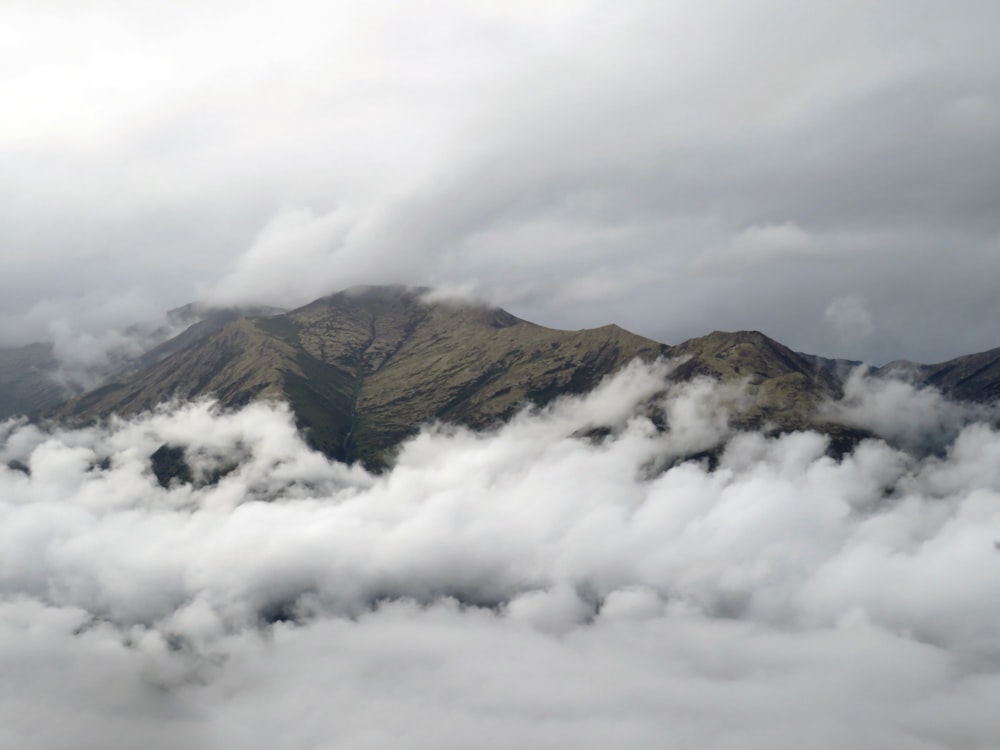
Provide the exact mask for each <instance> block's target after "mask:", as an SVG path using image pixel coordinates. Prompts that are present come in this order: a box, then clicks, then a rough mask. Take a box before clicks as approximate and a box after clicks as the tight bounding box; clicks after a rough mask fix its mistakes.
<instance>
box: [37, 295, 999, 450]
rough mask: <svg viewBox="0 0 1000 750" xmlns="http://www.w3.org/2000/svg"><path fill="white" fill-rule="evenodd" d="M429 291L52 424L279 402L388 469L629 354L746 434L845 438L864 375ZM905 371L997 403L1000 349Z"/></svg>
mask: <svg viewBox="0 0 1000 750" xmlns="http://www.w3.org/2000/svg"><path fill="white" fill-rule="evenodd" d="M427 293H428V290H427V289H426V288H421V287H418V288H411V287H400V286H396V287H355V288H351V289H347V290H344V291H342V292H338V293H336V294H332V295H328V296H325V297H322V298H320V299H317V300H314V301H313V302H310V303H309V304H307V305H304V306H302V307H299V308H296V309H295V310H291V311H287V312H282V313H273V314H266V315H258V316H239V315H235V316H233V319H230V320H227V321H222V323H221V325H219V326H217V329H216V330H211V331H208V332H204V335H202V333H197V332H191V331H190V329H188V330H187V331H185V332H184V333H182V334H181V335H180V336H179V337H177V339H176V340H171V341H168V342H165V343H164V344H163V345H161V346H162V347H165V349H163V350H162V351H163V352H164V353H163V354H162V356H159V357H158V358H155V360H154V361H151V362H149V363H147V364H146V366H145V367H142V368H141V369H139V370H138V371H137V372H133V373H131V374H129V375H128V376H127V377H124V378H122V379H121V380H120V381H118V382H114V383H108V384H106V385H104V386H102V387H101V388H98V389H96V390H94V391H91V392H89V393H87V394H84V395H83V396H81V397H79V398H76V399H73V400H71V401H68V402H66V403H64V404H61V405H60V406H58V407H56V408H53V409H50V410H49V411H47V412H46V413H45V416H47V417H49V418H57V419H64V420H65V419H69V420H72V421H77V422H87V421H93V420H95V419H102V418H106V417H108V416H110V415H112V414H118V415H123V416H129V415H134V414H138V413H139V412H142V411H145V410H148V409H152V408H154V407H156V406H157V405H158V404H160V403H162V402H164V401H170V400H187V399H193V398H202V397H213V398H215V399H217V400H218V402H219V403H220V405H221V406H222V407H223V408H235V407H239V406H242V405H245V404H247V403H250V402H251V401H255V400H259V399H276V400H282V401H285V402H287V403H288V404H289V405H290V406H291V408H292V411H293V413H294V414H295V417H296V421H297V423H298V425H299V426H300V427H301V428H302V429H303V431H304V433H305V434H306V436H307V438H308V440H309V441H310V443H311V444H312V445H313V446H314V447H315V448H317V449H319V450H321V451H323V452H324V453H326V454H327V455H329V456H331V457H334V458H337V459H340V460H346V461H353V460H361V461H363V462H364V463H366V464H367V465H369V466H373V467H379V466H384V465H386V463H387V462H388V461H389V460H390V459H391V451H392V449H393V447H394V446H395V445H397V444H398V443H399V442H400V441H401V440H403V439H404V438H405V437H407V436H408V435H411V434H413V433H414V432H415V431H416V429H417V428H418V427H419V425H421V424H423V423H425V422H427V421H431V420H440V421H448V422H455V423H458V424H464V425H467V426H469V427H473V428H484V427H488V426H490V425H492V424H495V423H497V422H499V421H502V420H504V419H506V418H508V417H509V416H510V415H512V414H513V413H514V412H515V411H516V410H517V409H519V408H521V407H522V406H523V405H524V404H525V403H534V404H545V403H548V402H549V401H551V400H552V399H554V398H556V397H558V396H561V395H564V394H570V393H581V392H584V391H587V390H589V389H591V388H593V387H594V386H595V385H596V384H597V383H598V382H600V380H601V379H602V378H604V377H605V376H607V375H609V374H611V373H613V372H616V371H617V370H618V369H620V368H621V367H623V366H624V365H625V364H626V363H627V362H629V361H631V360H632V359H635V358H636V357H639V358H642V359H645V360H647V361H651V360H653V359H656V358H657V357H661V356H666V357H671V358H674V359H677V360H678V364H677V366H676V368H675V369H674V370H673V372H672V374H671V376H670V377H671V379H672V380H674V381H684V380H691V379H694V378H696V377H699V376H707V377H711V378H714V379H716V380H720V381H724V382H734V381H739V382H741V383H744V384H745V389H746V392H747V393H748V395H749V396H750V400H751V401H752V404H751V405H750V406H749V407H748V408H747V409H746V410H745V412H743V413H741V414H740V415H738V417H737V419H736V421H735V423H736V425H737V426H739V427H746V428H752V429H758V428H762V427H767V428H770V429H779V430H785V431H787V430H794V429H807V428H817V429H823V430H824V431H826V432H827V433H828V434H831V435H833V436H834V437H836V436H837V428H835V427H834V426H832V425H829V424H826V423H823V422H822V420H821V419H820V417H819V416H818V406H819V405H820V404H821V403H823V402H826V401H830V400H833V399H836V398H838V397H839V396H840V395H841V394H842V392H843V384H844V380H845V377H846V372H847V371H849V370H850V369H852V367H853V366H854V365H855V364H856V363H853V362H849V361H844V360H832V359H827V358H823V357H818V356H816V355H809V354H804V353H800V352H795V351H793V350H791V349H790V348H788V347H786V346H784V345H783V344H781V343H780V342H777V341H775V340H773V339H771V338H769V337H767V336H766V335H765V334H763V333H761V332H760V331H738V332H724V331H714V332H712V333H710V334H707V335H705V336H702V337H698V338H694V339H690V340H688V341H685V342H682V343H680V344H677V345H674V346H671V345H668V344H663V343H660V342H657V341H654V340H652V339H648V338H645V337H642V336H639V335H638V334H634V333H632V332H629V331H627V330H625V329H624V328H621V327H620V326H617V325H615V324H608V325H605V326H600V327H598V328H591V329H583V330H580V331H563V330H559V329H554V328H547V327H545V326H541V325H538V324H536V323H532V322H530V321H526V320H522V319H520V318H518V317H517V316H515V315H513V314H511V313H509V312H507V311H506V310H503V309H501V308H498V307H491V306H488V305H479V304H468V303H462V302H455V301H428V298H427ZM268 312H273V311H268ZM185 337H186V338H185ZM887 367H889V366H887ZM911 370H912V372H911V379H912V381H913V382H914V383H915V384H918V385H922V384H932V385H935V386H936V387H942V388H943V389H944V390H946V392H951V393H953V394H955V393H957V394H960V395H961V397H963V398H969V399H973V400H975V399H980V400H981V399H984V398H994V397H995V396H996V394H997V393H998V392H1000V388H998V386H1000V349H996V350H990V351H989V352H983V353H979V354H975V355H968V356H967V357H964V358H958V359H956V360H950V361H949V362H946V363H939V364H938V365H916V366H914V368H911ZM875 373H876V375H877V374H878V371H877V370H876V371H875ZM886 374H892V373H891V372H889V373H886ZM845 434H846V433H845ZM848 437H850V439H854V437H856V436H854V437H851V436H848ZM845 439H847V438H845Z"/></svg>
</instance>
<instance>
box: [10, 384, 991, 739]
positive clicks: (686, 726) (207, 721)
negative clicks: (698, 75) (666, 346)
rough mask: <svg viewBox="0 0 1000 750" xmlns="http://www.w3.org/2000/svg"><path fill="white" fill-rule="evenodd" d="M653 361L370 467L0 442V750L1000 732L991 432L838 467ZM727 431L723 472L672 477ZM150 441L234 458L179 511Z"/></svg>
mask: <svg viewBox="0 0 1000 750" xmlns="http://www.w3.org/2000/svg"><path fill="white" fill-rule="evenodd" d="M663 367H664V365H659V366H654V367H651V368H649V367H645V366H634V367H632V368H630V369H628V370H626V371H625V372H624V373H622V375H621V376H620V377H618V378H616V379H613V380H611V381H609V382H607V383H605V384H604V385H602V386H601V387H600V388H599V389H597V390H596V391H594V392H593V393H591V394H589V395H587V396H585V397H580V398H572V399H566V400H562V401H559V402H557V403H555V404H553V405H552V406H551V407H549V408H547V409H544V410H541V411H536V412H525V413H523V414H521V415H520V416H518V417H517V418H516V419H514V420H513V421H512V422H511V423H510V424H508V425H506V426H504V427H502V428H498V429H496V430H493V431H488V432H482V433H474V432H470V431H467V430H462V429H454V428H447V427H443V426H439V427H436V428H427V429H425V430H424V431H423V432H422V433H421V434H420V435H419V436H418V437H416V438H414V439H413V440H411V441H409V442H408V443H406V444H405V445H404V446H403V448H402V451H401V453H400V456H399V460H398V462H397V464H396V466H395V467H394V468H393V469H392V470H391V471H389V472H388V473H386V474H385V475H383V476H372V475H370V474H368V473H366V472H364V471H363V470H361V469H359V468H357V467H354V468H352V467H346V466H343V465H339V464H335V463H330V462H329V461H327V460H326V459H325V458H323V457H322V456H319V455H317V454H315V453H313V452H311V451H309V450H308V449H307V448H306V446H305V444H304V443H303V442H302V440H301V439H300V438H299V436H298V435H297V434H296V432H295V429H294V426H293V424H292V419H291V416H290V414H289V413H288V411H287V409H285V408H283V407H279V406H275V405H268V404H260V405H254V406H250V407H248V408H246V409H244V410H243V411H240V412H235V413H226V414H221V413H218V412H216V411H215V410H214V409H213V408H212V407H211V405H209V404H195V405H188V406H185V407H183V408H164V409H163V410H161V411H160V412H159V413H156V414H153V415H149V416H145V417H142V418H139V419H136V420H133V421H121V420H119V421H115V422H113V423H112V424H110V425H108V426H105V427H94V428H90V429H87V430H76V431H72V430H59V431H55V432H45V431H42V430H40V429H39V428H37V427H33V426H29V425H26V424H24V423H14V422H10V423H6V424H5V425H4V427H3V430H2V431H0V435H2V437H3V443H2V451H3V453H2V455H0V458H2V459H3V463H2V465H0V549H2V550H3V551H4V554H3V555H2V556H0V739H3V740H4V742H5V743H6V744H10V745H11V746H17V747H32V748H40V749H45V748H57V747H65V746H66V745H67V744H72V745H74V746H77V747H101V748H127V747H135V746H136V745H142V746H143V747H154V748H169V747H177V746H179V745H183V746H186V747H194V748H200V747H204V748H208V747H218V746H240V747H246V748H249V749H250V750H254V748H264V747H268V748H273V747H279V748H284V747H287V748H297V747H306V746H324V747H351V748H355V747H370V748H382V747H386V748H388V747H400V746H406V747H414V748H423V747H427V748H431V747H433V748H442V747H454V748H459V747H469V746H471V745H475V746H477V747H496V748H500V747H510V746H521V747H537V748H543V747H580V748H590V747H592V748H598V747H608V746H610V745H620V746H629V747H657V748H662V747H668V748H678V750H679V749H680V748H687V747H691V746H699V747H717V748H727V747H739V748H749V749H753V748H774V747H799V746H802V745H803V744H808V745H809V746H811V747H817V748H820V749H821V750H823V749H825V748H830V749H831V750H832V749H833V748H841V747H844V746H845V745H850V746H852V747H860V748H872V749H873V750H874V748H882V747H885V746H887V745H889V746H892V747H913V748H917V747H940V748H948V747H959V746H965V745H968V746H987V745H988V744H989V743H990V742H992V738H993V737H995V736H996V735H997V733H998V731H1000V723H998V719H997V718H996V712H995V710H994V707H995V705H996V702H997V700H998V699H1000V672H998V670H997V667H996V665H997V663H998V661H1000V650H998V649H1000V643H998V642H997V640H996V636H995V623H996V621H997V618H998V617H1000V608H998V606H995V605H994V604H993V602H994V601H995V600H996V597H995V596H993V595H992V594H993V591H994V588H995V586H994V581H995V575H994V573H995V568H996V564H997V552H996V549H995V545H994V542H995V541H996V540H997V539H998V538H1000V515H998V512H997V508H998V507H1000V502H998V501H1000V472H998V470H997V466H998V465H1000V462H998V460H997V457H998V456H1000V434H998V433H997V432H996V431H995V430H994V429H993V428H991V427H989V426H987V425H984V424H971V425H965V423H964V422H962V421H960V422H959V423H956V424H955V430H953V431H951V432H949V433H948V434H949V435H950V436H955V437H954V440H953V443H952V447H951V450H950V451H949V452H948V453H947V454H946V455H945V456H944V457H942V458H927V459H921V458H919V457H917V456H912V455H909V454H908V453H906V452H903V451H900V450H897V449H894V448H891V447H889V446H887V445H886V444H884V443H881V442H876V441H869V442H865V443H862V444H861V445H860V446H859V447H858V448H857V449H856V450H855V451H854V452H853V453H852V454H849V455H848V456H846V457H845V458H844V459H843V460H841V461H835V460H833V459H831V458H829V457H827V456H826V455H825V449H826V441H825V439H824V438H823V437H822V436H819V435H815V434H811V433H795V434H791V435H786V436H784V437H778V438H775V437H765V436H763V435H760V434H754V433H750V434H740V435H736V436H735V437H732V436H730V433H729V428H728V427H727V425H726V423H725V421H726V420H725V417H724V415H725V413H726V410H727V409H733V408H739V399H738V398H736V397H735V396H734V394H731V393H727V392H725V391H722V392H718V391H715V390H713V389H712V388H710V387H709V386H708V384H707V383H706V382H705V381H698V382H695V383H692V384H689V385H686V386H679V387H676V388H673V389H669V390H667V391H663V385H662V382H663V381H662V376H663V373H664V370H663ZM858 387H859V386H858ZM734 398H736V400H735V402H734ZM857 398H859V396H858V394H857V393H854V391H851V392H849V394H848V401H849V402H850V403H853V401H851V399H855V400H856V399H857ZM864 398H867V399H869V401H867V402H866V406H865V411H866V412H868V413H882V412H883V411H885V410H889V411H891V410H892V408H894V404H895V401H894V399H895V395H894V392H892V391H890V390H885V391H881V390H874V389H873V390H870V391H866V392H865V396H864ZM927 398H929V397H927ZM649 399H653V401H654V402H657V403H659V404H660V406H661V407H662V408H663V409H664V410H665V411H666V414H667V416H668V422H669V424H670V429H669V430H668V431H667V432H666V433H660V432H658V431H657V430H656V429H655V428H654V427H653V425H652V424H651V422H650V421H649V419H648V418H647V417H646V416H644V413H645V412H646V410H647V408H648V407H646V406H642V404H644V403H647V402H648V401H649ZM883 400H884V401H885V404H882V401H883ZM928 403H930V402H928ZM939 406H940V404H938V403H937V402H935V403H934V404H930V406H929V407H928V409H929V412H928V413H929V414H940V413H941V412H940V409H939ZM917 412H919V413H914V416H913V419H914V421H915V422H916V423H919V424H917V427H918V428H919V429H920V430H925V429H927V425H925V424H923V422H922V420H923V418H924V417H923V416H921V414H922V413H923V412H922V411H921V410H919V409H918V410H917ZM909 413H911V412H905V413H904V414H909ZM975 417H976V415H974V414H967V415H966V420H968V419H975ZM928 418H929V417H928ZM599 424H603V425H607V426H609V427H610V428H611V433H610V434H609V435H607V436H606V437H600V438H591V437H581V436H582V435H586V434H588V433H589V430H590V428H592V427H593V426H595V425H599ZM915 429H916V428H915ZM901 430H903V428H902V427H899V429H897V432H899V431H901ZM903 431H904V432H905V430H903ZM719 441H728V442H727V443H725V448H724V450H723V451H722V453H721V455H720V457H719V463H718V467H717V468H716V469H715V470H714V471H709V469H708V467H707V466H706V465H705V464H699V463H692V462H688V463H682V464H679V465H671V462H670V460H666V461H664V457H667V458H668V459H669V457H670V456H671V455H676V454H677V453H680V452H684V451H687V450H691V449H697V448H698V447H703V446H710V445H711V444H713V443H718V442H719ZM164 442H169V443H171V444H175V445H182V446H185V447H186V450H187V453H188V456H189V460H190V461H191V462H192V463H193V464H195V466H196V467H200V469H201V470H202V471H210V470H211V468H212V467H213V466H216V467H217V466H219V465H220V463H224V462H226V461H229V460H232V461H235V462H237V463H238V465H237V467H236V468H235V470H234V471H232V472H230V473H229V474H227V475H226V476H225V477H223V478H222V479H221V480H220V481H219V482H218V483H217V484H215V485H208V486H201V487H191V486H184V485H175V486H173V487H171V488H169V489H164V488H161V487H160V486H159V485H158V484H157V482H156V480H155V479H154V478H153V477H152V475H151V471H150V467H149V461H148V456H149V455H150V453H152V451H153V450H154V449H155V448H156V447H157V446H158V445H160V444H162V443H164ZM14 460H17V461H20V462H21V463H23V464H25V465H26V466H28V467H29V469H30V476H29V475H27V474H25V473H24V472H23V471H21V470H19V469H16V468H14V469H12V468H6V464H7V463H8V462H11V461H14ZM657 465H660V466H661V468H659V469H657V468H656V467H657ZM664 466H669V467H670V468H663V467H664ZM94 685H101V686H103V687H102V689H101V690H94V689H93V686H94Z"/></svg>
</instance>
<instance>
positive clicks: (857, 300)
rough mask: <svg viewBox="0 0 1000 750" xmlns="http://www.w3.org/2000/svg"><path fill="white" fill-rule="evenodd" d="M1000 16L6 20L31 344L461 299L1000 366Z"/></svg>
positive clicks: (8, 195)
mask: <svg viewBox="0 0 1000 750" xmlns="http://www.w3.org/2000/svg"><path fill="white" fill-rule="evenodd" d="M997 28H1000V5H998V4H996V3H994V2H972V1H961V0H960V1H959V2H954V3H949V4H947V7H946V6H945V5H943V4H941V3H938V2H925V1H923V0H906V2H902V1H901V0H900V1H896V0H885V1H884V2H879V3H877V4H876V3H865V2H848V1H847V0H841V1H840V2H829V3H801V2H792V1H791V0H788V1H780V0H757V1H755V2H753V3H749V2H737V1H736V0H733V1H729V0H715V1H713V2H706V3H690V2H667V1H664V0H656V2H640V1H632V0H616V1H615V2H611V1H610V0H606V1H593V2H585V1H581V2H552V3H537V2H516V1H511V0H504V2H502V3H501V2H479V3H457V2H438V1H433V2H422V3H419V4H417V3H394V2H387V1H379V0H365V1H364V2H360V1H359V2H352V1H341V2H337V3H329V2H318V1H313V0H289V1H287V2H282V3H280V4H278V3H274V2H268V3H265V2H257V1H255V0H244V1H242V2H239V3H236V2H228V1H224V0H217V1H214V2H204V1H199V2H193V1H185V0H179V1H178V0H175V1H174V2H170V3H154V2H150V3H125V2H114V1H113V0H107V1H106V2H99V1H94V2H88V3H76V2H60V1H59V0H31V2H21V1H20V0H7V1H6V2H4V3H3V5H2V7H0V100H2V101H3V102H4V115H3V117H2V118H0V227H2V232H0V257H2V260H3V273H2V280H0V341H3V342H4V343H8V344H13V343H22V342H25V341H28V340H32V339H37V338H40V337H44V336H48V335H51V331H52V328H53V325H55V326H56V328H57V329H58V331H60V334H61V335H63V336H65V335H66V332H67V330H69V331H71V332H75V331H80V332H83V331H87V332H100V331H103V330H107V329H108V328H111V327H114V326H118V325H121V324H124V323H129V322H133V321H135V320H137V319H142V318H146V317H150V316H152V315H153V314H154V313H155V311H157V310H161V309H164V308H166V307H170V306H175V305H179V304H183V303H185V302H188V301H190V300H192V299H195V298H208V299H212V300H215V301H219V302H237V301H238V302H249V301H253V302H262V303H270V304H282V305H294V304H298V303H302V302H306V301H308V300H310V299H312V298H314V297H317V296H319V295H321V294H324V293H328V292H332V291H336V290H338V289H340V288H342V287H344V286H348V285H351V284H356V283H379V282H403V283H413V284H436V285H442V286H445V287H447V288H449V289H453V290H455V291H456V292H460V293H466V294H476V295H482V296H486V297H488V298H490V299H492V300H494V301H496V302H498V303H500V304H502V305H504V306H506V307H508V308H509V309H511V310H512V311H513V312H515V313H516V314H519V315H521V316H522V317H527V318H529V319H532V320H535V321H537V322H541V323H545V324H548V325H554V326H560V327H581V326H591V325H600V324H603V323H607V322H617V323H619V324H621V325H624V326H626V327H628V328H630V329H632V330H635V331H637V332H640V333H643V334H646V335H649V336H653V337H656V338H658V339H660V340H665V341H668V342H678V341H680V340H683V339H684V338H687V337H690V336H693V335H700V334H702V333H706V332H708V331H710V330H712V329H717V328H721V329H739V328H757V329H760V330H763V331H765V332H766V333H768V334H769V335H771V336H774V337H775V338H777V339H779V340H781V341H783V342H784V343H787V344H788V345H790V346H792V347H793V348H797V349H801V350H806V351H812V352H816V353H823V354H828V355H836V356H847V357H852V358H859V359H861V358H864V359H870V360H873V361H876V362H882V361H887V360H890V359H894V358H897V357H908V358H912V359H917V360H923V361H934V360H941V359H945V358H948V357H951V356H955V355H958V354H962V353H967V352H971V351H978V350H983V349H988V348H992V347H994V346H998V345H1000V335H998V333H997V331H998V330H1000V295H998V294H997V293H996V292H997V288H998V282H997V280H998V279H1000V211H997V206H996V202H997V201H996V198H997V196H1000V167H998V166H997V162H996V158H995V154H997V153H1000V80H998V79H1000V74H998V71H1000V48H998V47H997V45H996V44H995V41H994V39H993V35H994V34H995V31H996V29H997Z"/></svg>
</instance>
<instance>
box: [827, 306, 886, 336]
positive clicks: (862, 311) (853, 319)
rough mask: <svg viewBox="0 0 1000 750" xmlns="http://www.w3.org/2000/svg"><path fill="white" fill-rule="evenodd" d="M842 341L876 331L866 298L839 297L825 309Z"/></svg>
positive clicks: (869, 334)
mask: <svg viewBox="0 0 1000 750" xmlns="http://www.w3.org/2000/svg"><path fill="white" fill-rule="evenodd" d="M823 320H825V321H826V322H827V323H829V324H830V325H831V326H832V327H833V330H834V331H835V332H836V334H837V337H838V338H839V339H840V341H841V342H842V343H845V344H847V343H851V342H853V341H857V340H859V339H864V338H868V337H869V336H871V335H872V333H873V332H874V331H875V322H874V320H873V318H872V314H871V312H870V311H869V310H868V305H867V303H866V302H865V300H864V299H862V298H861V297H857V296H853V295H851V296H848V297H838V298H837V299H835V300H833V301H832V302H831V303H830V304H829V305H827V307H826V310H824V311H823Z"/></svg>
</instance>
